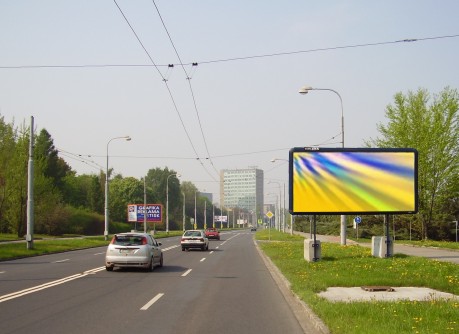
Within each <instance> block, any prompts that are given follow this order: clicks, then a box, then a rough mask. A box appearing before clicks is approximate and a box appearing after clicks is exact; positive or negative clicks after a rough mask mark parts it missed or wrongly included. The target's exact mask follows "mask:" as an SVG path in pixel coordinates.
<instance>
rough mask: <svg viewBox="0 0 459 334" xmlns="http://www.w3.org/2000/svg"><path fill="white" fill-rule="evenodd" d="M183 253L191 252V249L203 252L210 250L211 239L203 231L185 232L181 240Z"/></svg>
mask: <svg viewBox="0 0 459 334" xmlns="http://www.w3.org/2000/svg"><path fill="white" fill-rule="evenodd" d="M180 245H181V246H182V251H184V250H189V249H190V248H199V249H201V250H203V251H204V250H209V239H208V238H207V237H206V234H205V233H204V231H201V230H188V231H185V233H183V235H182V239H181V240H180Z"/></svg>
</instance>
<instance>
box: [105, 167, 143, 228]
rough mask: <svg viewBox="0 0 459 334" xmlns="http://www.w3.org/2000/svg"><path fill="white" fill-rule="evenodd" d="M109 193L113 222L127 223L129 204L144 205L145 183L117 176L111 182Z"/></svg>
mask: <svg viewBox="0 0 459 334" xmlns="http://www.w3.org/2000/svg"><path fill="white" fill-rule="evenodd" d="M109 192H110V194H109V198H110V202H109V208H110V219H111V220H112V221H117V222H126V221H127V206H128V204H139V203H143V182H142V181H140V180H137V179H136V178H134V177H126V178H123V177H122V176H121V175H117V176H115V177H114V178H113V180H111V181H110V187H109Z"/></svg>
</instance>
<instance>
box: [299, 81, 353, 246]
mask: <svg viewBox="0 0 459 334" xmlns="http://www.w3.org/2000/svg"><path fill="white" fill-rule="evenodd" d="M311 90H328V91H330V92H333V93H335V94H336V95H338V97H339V101H340V103H341V144H342V146H341V147H343V148H344V111H343V99H342V98H341V95H339V93H338V92H337V91H336V90H334V89H330V88H312V87H310V86H303V87H301V88H300V90H299V91H298V93H300V94H303V95H305V94H307V93H308V92H309V91H311ZM345 244H346V216H345V215H341V245H345Z"/></svg>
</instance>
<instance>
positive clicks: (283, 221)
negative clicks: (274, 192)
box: [268, 181, 285, 232]
mask: <svg viewBox="0 0 459 334" xmlns="http://www.w3.org/2000/svg"><path fill="white" fill-rule="evenodd" d="M270 183H276V184H277V186H278V187H279V231H280V230H281V225H282V226H283V225H284V224H285V219H284V217H283V213H282V212H281V211H282V205H281V200H282V191H281V186H280V183H279V182H276V181H268V184H270ZM284 196H285V194H284ZM284 205H285V203H284ZM283 232H285V230H283Z"/></svg>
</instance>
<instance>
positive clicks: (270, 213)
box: [266, 211, 274, 240]
mask: <svg viewBox="0 0 459 334" xmlns="http://www.w3.org/2000/svg"><path fill="white" fill-rule="evenodd" d="M266 217H268V219H269V240H271V218H272V217H274V213H272V212H271V211H268V212H266Z"/></svg>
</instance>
